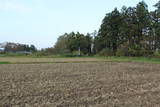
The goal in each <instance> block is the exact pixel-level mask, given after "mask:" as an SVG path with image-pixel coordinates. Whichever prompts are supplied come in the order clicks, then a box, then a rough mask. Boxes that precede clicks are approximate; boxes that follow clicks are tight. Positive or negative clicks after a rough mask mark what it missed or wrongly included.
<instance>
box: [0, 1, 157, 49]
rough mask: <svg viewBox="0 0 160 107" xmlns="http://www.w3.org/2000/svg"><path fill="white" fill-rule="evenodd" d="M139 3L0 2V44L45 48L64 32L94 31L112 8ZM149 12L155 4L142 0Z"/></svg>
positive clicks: (51, 44)
mask: <svg viewBox="0 0 160 107" xmlns="http://www.w3.org/2000/svg"><path fill="white" fill-rule="evenodd" d="M139 1H140V0H0V43H1V42H6V41H8V42H16V43H25V44H34V45H35V46H36V47H38V48H39V49H40V48H47V47H51V46H53V45H54V43H55V42H56V40H57V38H58V36H60V35H62V34H64V33H65V32H68V33H69V32H71V31H75V32H76V31H79V32H81V33H85V34H86V33H87V32H93V31H94V30H98V29H99V27H100V24H101V21H102V19H103V18H104V16H105V14H106V13H108V12H111V11H112V10H113V9H114V8H115V7H117V8H118V9H121V7H122V6H123V5H126V6H127V7H128V6H136V4H137V3H138V2H139ZM144 1H145V2H146V3H147V4H148V6H149V10H154V8H153V5H154V4H155V3H157V2H158V0H144Z"/></svg>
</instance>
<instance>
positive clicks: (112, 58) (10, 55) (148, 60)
mask: <svg viewBox="0 0 160 107" xmlns="http://www.w3.org/2000/svg"><path fill="white" fill-rule="evenodd" d="M0 57H6V58H66V59H74V58H96V59H102V62H141V63H154V64H160V58H154V57H116V56H108V57H105V56H81V57H66V56H61V55H49V56H36V55H34V54H31V55H24V54H15V53H7V54H0ZM100 61H101V60H100ZM100 61H92V62H100ZM81 62H90V61H76V62H71V61H69V62H63V63H81ZM29 63H62V62H23V64H29ZM0 64H11V62H0ZM14 64H15V63H14ZM16 64H20V63H16Z"/></svg>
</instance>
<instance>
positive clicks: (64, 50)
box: [46, 1, 160, 56]
mask: <svg viewBox="0 0 160 107" xmlns="http://www.w3.org/2000/svg"><path fill="white" fill-rule="evenodd" d="M154 7H155V8H156V9H155V10H154V11H149V10H148V6H147V4H146V3H145V2H144V1H142V2H139V3H138V4H137V6H136V7H126V6H123V7H122V9H121V11H119V10H118V9H117V8H115V9H114V10H113V11H112V12H110V13H107V14H106V16H105V17H104V19H103V21H102V24H101V26H100V29H99V31H98V34H97V35H96V36H95V37H93V36H91V34H89V33H88V34H87V35H84V34H80V33H79V32H77V33H74V32H71V33H69V34H68V33H65V34H64V35H62V36H60V37H59V38H58V40H57V42H56V44H55V46H54V48H53V49H52V48H48V49H46V52H52V53H54V54H72V55H74V54H77V53H78V55H79V54H80V53H81V55H82V54H83V55H95V54H98V55H107V56H115V55H116V56H149V55H153V54H154V53H155V52H156V53H158V52H159V51H160V1H159V2H158V3H157V4H155V5H154Z"/></svg>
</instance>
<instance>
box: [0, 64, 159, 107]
mask: <svg viewBox="0 0 160 107" xmlns="http://www.w3.org/2000/svg"><path fill="white" fill-rule="evenodd" d="M0 106H1V107H160V65H159V64H145V63H133V62H132V63H131V62H130V63H128V62H86V63H54V64H1V65H0Z"/></svg>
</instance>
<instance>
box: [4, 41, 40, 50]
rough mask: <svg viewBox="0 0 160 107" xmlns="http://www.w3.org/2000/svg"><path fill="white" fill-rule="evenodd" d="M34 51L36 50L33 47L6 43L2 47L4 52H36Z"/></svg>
mask: <svg viewBox="0 0 160 107" xmlns="http://www.w3.org/2000/svg"><path fill="white" fill-rule="evenodd" d="M36 51H37V48H36V47H35V46H34V45H26V44H19V43H11V42H8V43H7V44H6V45H5V46H4V52H36Z"/></svg>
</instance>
